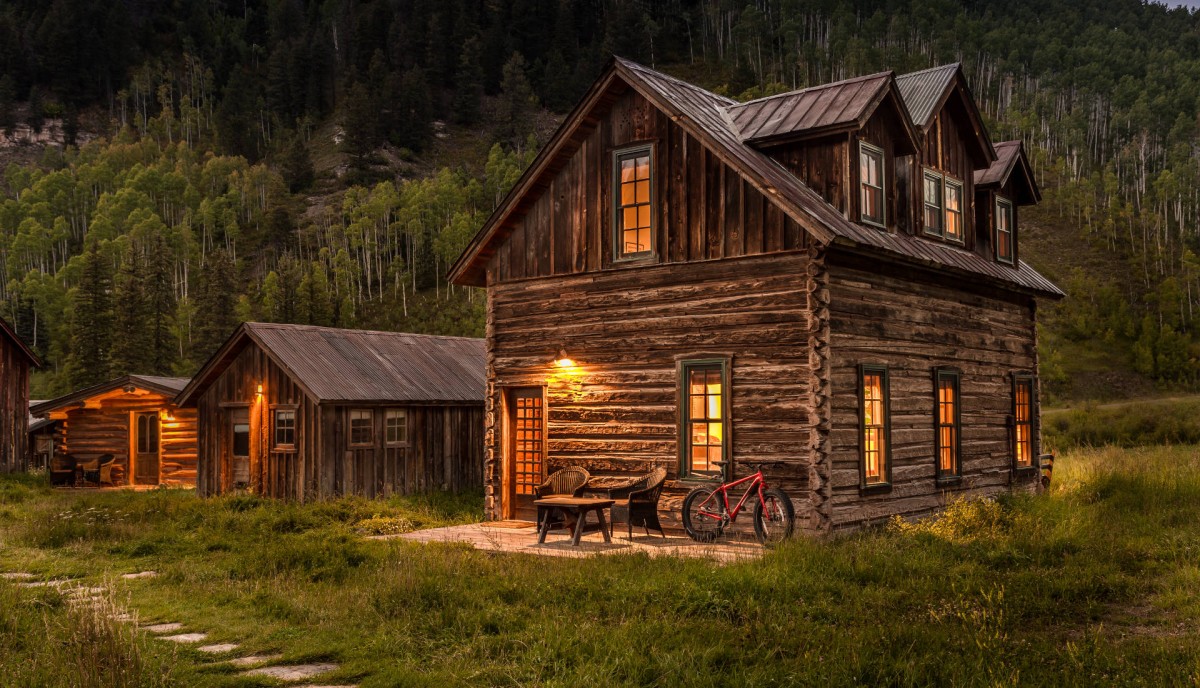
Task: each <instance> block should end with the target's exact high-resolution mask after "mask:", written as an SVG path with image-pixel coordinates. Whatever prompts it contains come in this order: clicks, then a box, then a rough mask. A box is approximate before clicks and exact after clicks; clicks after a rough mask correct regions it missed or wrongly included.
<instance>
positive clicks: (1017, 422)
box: [1013, 375, 1034, 468]
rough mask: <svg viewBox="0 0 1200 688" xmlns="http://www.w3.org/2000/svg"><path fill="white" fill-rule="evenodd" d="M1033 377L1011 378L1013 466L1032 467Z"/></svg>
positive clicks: (1019, 376)
mask: <svg viewBox="0 0 1200 688" xmlns="http://www.w3.org/2000/svg"><path fill="white" fill-rule="evenodd" d="M1033 413H1034V411H1033V377H1032V376H1029V375H1015V376H1013V465H1014V466H1016V467H1017V468H1029V467H1030V466H1032V465H1033Z"/></svg>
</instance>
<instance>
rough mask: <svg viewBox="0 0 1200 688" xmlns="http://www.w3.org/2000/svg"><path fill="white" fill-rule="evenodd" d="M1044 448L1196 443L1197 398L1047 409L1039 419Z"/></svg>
mask: <svg viewBox="0 0 1200 688" xmlns="http://www.w3.org/2000/svg"><path fill="white" fill-rule="evenodd" d="M1042 436H1043V440H1044V443H1045V445H1046V447H1048V448H1050V449H1051V450H1055V451H1063V450H1067V449H1076V448H1079V447H1103V446H1109V445H1111V446H1116V447H1148V446H1157V445H1164V444H1198V443H1200V399H1197V398H1189V399H1168V400H1150V401H1145V402H1140V403H1129V404H1119V405H1112V406H1097V405H1095V404H1085V405H1084V406H1081V407H1079V408H1074V409H1064V410H1050V411H1046V412H1045V413H1044V414H1043V416H1042Z"/></svg>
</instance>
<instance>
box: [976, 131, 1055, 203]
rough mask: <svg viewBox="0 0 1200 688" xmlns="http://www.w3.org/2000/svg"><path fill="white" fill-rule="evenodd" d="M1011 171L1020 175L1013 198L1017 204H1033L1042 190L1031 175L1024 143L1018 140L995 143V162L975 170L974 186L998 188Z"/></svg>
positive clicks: (1010, 174) (1039, 197) (1031, 170)
mask: <svg viewBox="0 0 1200 688" xmlns="http://www.w3.org/2000/svg"><path fill="white" fill-rule="evenodd" d="M1013 172H1018V173H1019V174H1020V175H1021V181H1020V182H1019V183H1018V185H1017V191H1018V192H1019V195H1018V197H1017V198H1015V199H1014V200H1015V201H1016V202H1017V203H1018V204H1019V205H1033V204H1034V203H1038V202H1040V201H1041V200H1042V191H1041V189H1039V188H1038V185H1037V180H1035V179H1034V177H1033V169H1032V168H1031V167H1030V166H1029V159H1028V158H1027V157H1025V145H1024V144H1023V143H1021V142H1020V141H1003V142H1001V143H997V144H996V162H994V163H992V165H991V167H988V168H987V169H986V170H977V171H976V172H975V186H976V188H981V189H988V188H1000V187H1002V186H1004V185H1005V184H1007V183H1008V180H1009V177H1011V176H1012V173H1013Z"/></svg>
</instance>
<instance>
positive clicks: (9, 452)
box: [0, 318, 42, 473]
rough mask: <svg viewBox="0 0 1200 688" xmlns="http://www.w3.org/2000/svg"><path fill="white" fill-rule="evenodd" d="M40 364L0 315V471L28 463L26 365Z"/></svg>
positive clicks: (36, 365)
mask: <svg viewBox="0 0 1200 688" xmlns="http://www.w3.org/2000/svg"><path fill="white" fill-rule="evenodd" d="M41 364H42V362H41V360H40V359H39V358H38V357H37V354H35V353H33V350H32V349H30V348H29V347H28V346H27V345H26V344H25V342H24V341H22V340H21V338H20V337H19V336H17V333H16V330H14V329H13V328H12V326H11V325H9V324H8V322H7V321H5V320H4V319H3V318H0V473H7V472H10V471H23V470H25V469H27V468H28V467H29V448H28V441H29V436H28V432H29V414H28V410H29V369H30V368H36V367H38V366H40V365H41Z"/></svg>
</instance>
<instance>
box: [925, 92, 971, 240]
mask: <svg viewBox="0 0 1200 688" xmlns="http://www.w3.org/2000/svg"><path fill="white" fill-rule="evenodd" d="M961 109H962V105H961V104H958V103H955V102H954V101H951V102H950V103H948V104H947V105H946V106H945V107H943V108H942V109H941V111H939V112H938V113H937V114H936V115H935V116H934V118H933V122H932V123H931V124H930V125H929V130H928V132H927V133H926V134H925V141H924V145H923V147H922V149H921V154H920V156H918V158H916V159H913V160H914V161H915V164H916V168H915V169H914V170H912V173H911V174H912V178H913V180H914V183H913V184H912V188H911V189H910V192H911V203H912V212H911V217H910V218H909V219H910V221H911V222H912V223H913V225H912V226H913V228H914V230H913V231H914V232H915V233H920V232H921V231H922V230H923V229H924V212H925V205H924V193H925V187H924V180H925V176H924V175H925V172H924V170H925V168H929V169H932V170H934V171H936V172H940V173H942V174H945V175H948V176H950V177H951V178H953V179H955V180H957V181H960V182H962V185H963V206H964V207H963V234H964V239H965V242H964V244H963V245H964V246H966V248H968V249H973V248H974V247H975V242H976V238H975V226H976V225H975V222H976V220H975V217H976V209H975V169H974V165H975V162H974V160H972V158H971V153H970V151H969V150H967V141H968V139H965V138H963V137H964V136H966V137H970V140H974V138H975V134H974V132H972V131H971V130H970V129H968V128H964V127H963V124H962V122H961V121H962V118H965V117H966V115H965V113H960V110H961ZM934 240H936V239H934ZM949 243H953V242H949Z"/></svg>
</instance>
